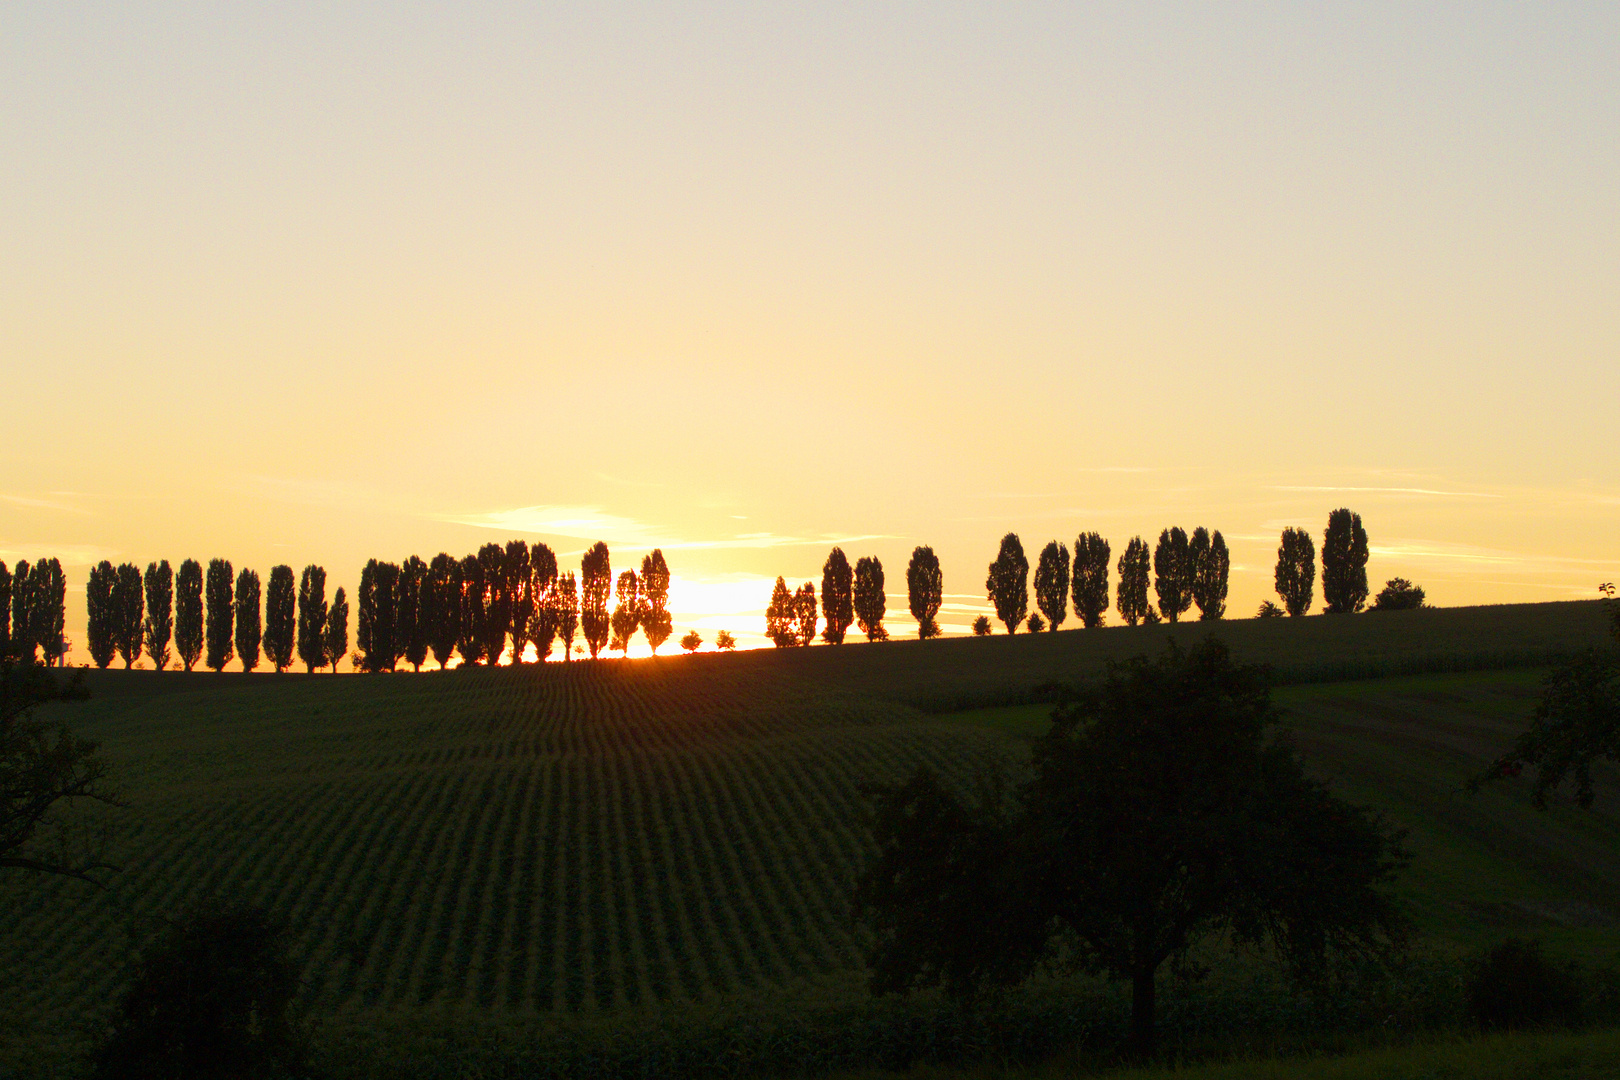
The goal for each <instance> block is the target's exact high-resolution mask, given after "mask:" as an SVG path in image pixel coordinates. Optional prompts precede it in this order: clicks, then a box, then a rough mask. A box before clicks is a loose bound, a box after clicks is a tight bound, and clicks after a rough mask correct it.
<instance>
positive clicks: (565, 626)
mask: <svg viewBox="0 0 1620 1080" xmlns="http://www.w3.org/2000/svg"><path fill="white" fill-rule="evenodd" d="M552 605H553V608H554V610H555V611H556V613H557V614H556V619H557V637H558V639H559V640H560V641H561V642H562V646H563V659H564V660H565V661H567V660H572V659H573V658H574V635H575V634H577V633H578V632H579V584H578V582H577V581H576V580H575V579H574V572H573V571H572V570H570V571H569V572H568V573H566V574H561V575H559V576H558V578H557V585H556V587H555V588H554V589H553V590H552Z"/></svg>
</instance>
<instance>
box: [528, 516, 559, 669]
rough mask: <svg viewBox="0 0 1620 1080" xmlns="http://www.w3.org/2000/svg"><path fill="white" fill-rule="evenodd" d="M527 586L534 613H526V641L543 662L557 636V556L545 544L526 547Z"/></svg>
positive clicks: (549, 653) (536, 656)
mask: <svg viewBox="0 0 1620 1080" xmlns="http://www.w3.org/2000/svg"><path fill="white" fill-rule="evenodd" d="M529 589H530V591H531V592H532V593H533V596H534V605H533V606H534V612H533V613H532V614H531V615H530V616H529V635H528V636H529V640H530V641H532V642H534V658H535V660H536V661H543V660H545V658H546V657H548V656H550V655H551V643H552V641H553V640H555V638H556V637H557V617H558V611H557V595H556V589H557V555H556V553H555V552H554V551H552V550H551V548H549V547H547V546H546V545H545V544H541V543H536V544H535V545H534V546H533V547H531V548H529Z"/></svg>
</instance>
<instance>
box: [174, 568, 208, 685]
mask: <svg viewBox="0 0 1620 1080" xmlns="http://www.w3.org/2000/svg"><path fill="white" fill-rule="evenodd" d="M202 649H203V601H202V564H201V563H199V562H198V561H197V560H196V559H187V560H186V561H185V562H183V563H181V564H180V572H179V573H177V574H175V576H174V651H175V654H176V655H177V656H178V657H179V658H180V666H181V667H183V668H185V669H186V670H187V671H190V670H191V669H192V668H193V667H195V666H196V665H197V661H198V659H199V658H200V657H201V656H202Z"/></svg>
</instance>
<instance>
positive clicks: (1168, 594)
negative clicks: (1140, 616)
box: [1153, 526, 1193, 622]
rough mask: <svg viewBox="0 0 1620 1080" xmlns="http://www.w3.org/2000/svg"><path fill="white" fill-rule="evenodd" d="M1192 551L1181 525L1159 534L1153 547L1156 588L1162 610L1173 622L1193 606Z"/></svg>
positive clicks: (1154, 582)
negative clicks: (1157, 541) (1156, 544)
mask: <svg viewBox="0 0 1620 1080" xmlns="http://www.w3.org/2000/svg"><path fill="white" fill-rule="evenodd" d="M1192 578H1193V566H1192V553H1191V552H1190V551H1189V550H1188V542H1187V534H1186V532H1185V531H1183V530H1182V529H1181V528H1180V527H1179V526H1178V527H1174V528H1169V529H1165V530H1164V531H1163V532H1161V533H1160V534H1159V543H1158V546H1156V547H1155V548H1154V549H1153V591H1154V592H1156V593H1157V594H1158V596H1159V614H1161V615H1163V616H1164V617H1165V618H1166V619H1168V620H1170V621H1171V622H1179V621H1180V619H1181V616H1182V615H1183V614H1184V613H1185V612H1186V611H1187V609H1188V608H1190V607H1192Z"/></svg>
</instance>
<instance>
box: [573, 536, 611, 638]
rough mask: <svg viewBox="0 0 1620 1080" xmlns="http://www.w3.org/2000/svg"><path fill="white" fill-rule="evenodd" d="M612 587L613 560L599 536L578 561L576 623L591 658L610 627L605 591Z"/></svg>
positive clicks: (607, 591) (606, 592)
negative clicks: (577, 608) (583, 635)
mask: <svg viewBox="0 0 1620 1080" xmlns="http://www.w3.org/2000/svg"><path fill="white" fill-rule="evenodd" d="M612 588H613V564H612V562H611V560H610V559H609V557H608V546H607V545H606V544H604V543H602V541H600V540H598V541H597V542H596V543H594V544H592V545H591V547H590V550H588V551H586V552H585V555H584V558H582V559H581V560H580V564H579V623H580V630H581V631H582V632H583V633H584V634H585V647H586V648H587V649H589V650H590V653H591V659H592V660H595V659H596V654H597V653H599V652H601V651H602V646H603V645H606V644H607V640H608V633H609V631H610V630H611V629H612V626H611V624H610V623H609V619H608V593H609V592H610V591H611V590H612Z"/></svg>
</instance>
